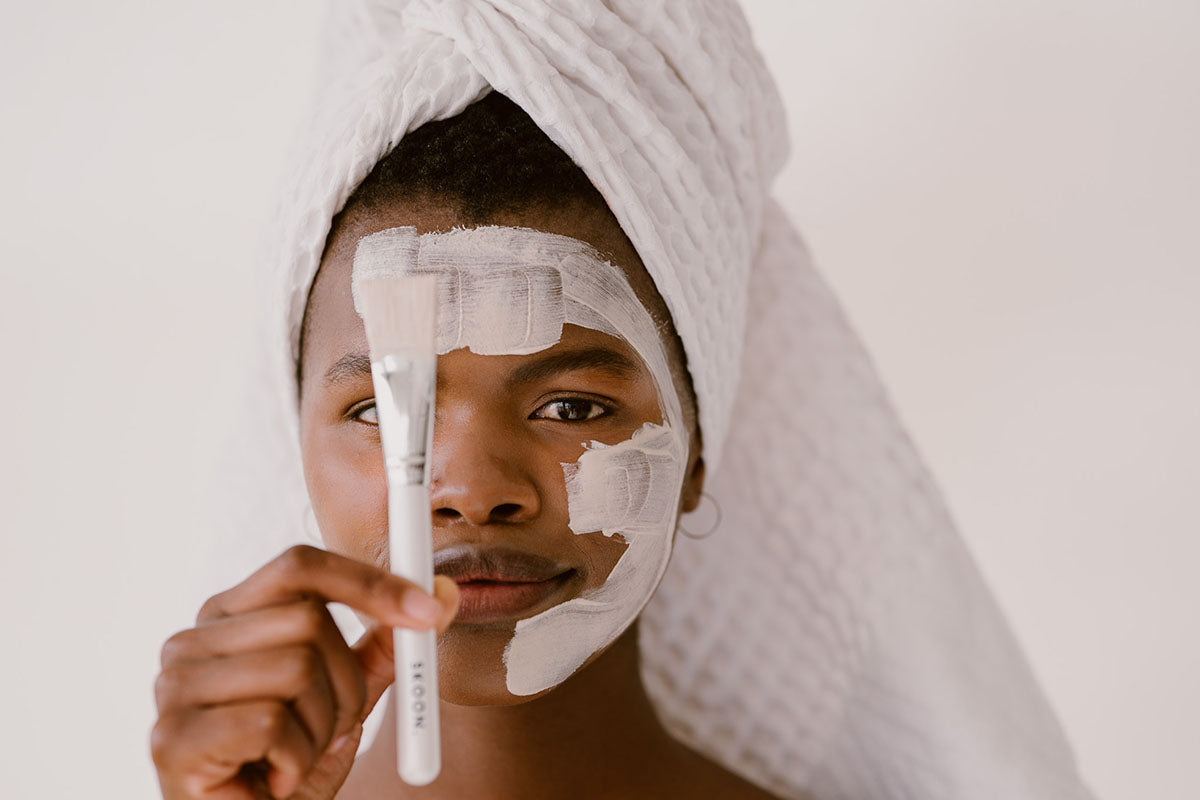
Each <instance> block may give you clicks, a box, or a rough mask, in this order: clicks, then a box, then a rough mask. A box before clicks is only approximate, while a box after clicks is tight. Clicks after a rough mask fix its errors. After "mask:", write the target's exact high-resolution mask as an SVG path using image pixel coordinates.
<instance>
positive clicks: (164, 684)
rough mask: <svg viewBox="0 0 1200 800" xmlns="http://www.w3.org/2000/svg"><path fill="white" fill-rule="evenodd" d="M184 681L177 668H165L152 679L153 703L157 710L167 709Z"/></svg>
mask: <svg viewBox="0 0 1200 800" xmlns="http://www.w3.org/2000/svg"><path fill="white" fill-rule="evenodd" d="M183 683H184V679H183V676H182V675H181V674H180V670H179V669H178V668H177V667H166V668H164V669H163V671H162V672H160V673H158V677H157V678H155V679H154V702H155V703H156V704H157V706H158V708H159V709H163V708H167V707H168V706H170V705H171V704H172V700H173V699H174V698H175V697H176V696H178V694H179V690H180V688H181V687H182V686H183Z"/></svg>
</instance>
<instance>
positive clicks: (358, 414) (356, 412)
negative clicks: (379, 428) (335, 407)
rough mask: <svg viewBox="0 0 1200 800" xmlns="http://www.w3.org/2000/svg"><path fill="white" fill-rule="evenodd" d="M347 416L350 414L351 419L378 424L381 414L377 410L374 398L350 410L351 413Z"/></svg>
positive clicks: (366, 423) (368, 423) (365, 423)
mask: <svg viewBox="0 0 1200 800" xmlns="http://www.w3.org/2000/svg"><path fill="white" fill-rule="evenodd" d="M346 416H348V417H349V418H350V419H352V420H354V421H356V422H361V423H363V424H364V425H378V424H379V414H378V413H377V412H376V411H375V401H374V400H372V401H370V402H368V403H363V404H362V405H361V406H358V407H357V408H355V409H352V410H351V411H350V413H349V414H347V415H346Z"/></svg>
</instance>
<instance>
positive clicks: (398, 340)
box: [360, 275, 437, 361]
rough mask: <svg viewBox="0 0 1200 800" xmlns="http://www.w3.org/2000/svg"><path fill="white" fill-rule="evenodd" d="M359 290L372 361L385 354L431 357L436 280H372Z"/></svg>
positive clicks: (429, 277) (430, 277)
mask: <svg viewBox="0 0 1200 800" xmlns="http://www.w3.org/2000/svg"><path fill="white" fill-rule="evenodd" d="M361 290H362V293H361V298H360V299H361V300H362V304H363V309H362V311H363V314H362V317H363V324H364V325H365V326H366V329H367V344H368V346H370V348H371V360H372V361H378V360H379V359H381V358H383V357H384V356H385V355H387V354H389V353H393V354H394V353H399V354H406V355H434V330H435V329H434V325H435V322H436V319H435V310H436V307H437V276H435V275H410V276H406V277H402V278H373V279H371V280H367V281H364V282H363V284H362V287H361Z"/></svg>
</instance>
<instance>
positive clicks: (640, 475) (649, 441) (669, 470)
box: [563, 422, 679, 538]
mask: <svg viewBox="0 0 1200 800" xmlns="http://www.w3.org/2000/svg"><path fill="white" fill-rule="evenodd" d="M675 439H676V437H675V434H674V432H673V431H672V430H671V429H670V428H667V427H664V426H662V425H655V424H654V423H652V422H647V423H646V424H645V425H643V426H642V427H641V428H640V429H639V430H637V431H636V432H635V433H634V434H633V437H632V438H630V439H626V440H625V441H623V442H621V443H620V444H615V445H606V444H604V443H602V442H592V443H591V444H590V445H588V449H587V450H586V451H584V453H583V455H582V456H580V458H579V460H578V461H576V462H575V463H574V464H564V465H563V474H564V476H565V477H566V482H567V507H568V508H569V510H570V514H571V522H570V526H571V530H572V531H574V532H575V533H591V532H593V531H600V532H602V533H603V534H604V535H605V536H612V535H613V534H614V533H621V534H624V535H625V536H626V537H627V538H628V537H630V536H636V535H641V534H650V535H661V534H662V533H663V532H664V531H665V530H666V528H667V526H668V525H670V524H671V517H672V516H673V515H674V513H675V507H676V504H677V503H678V498H679V494H678V492H679V461H678V458H677V457H676V441H675Z"/></svg>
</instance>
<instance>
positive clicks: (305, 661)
mask: <svg viewBox="0 0 1200 800" xmlns="http://www.w3.org/2000/svg"><path fill="white" fill-rule="evenodd" d="M322 672H323V670H322V664H321V657H320V656H319V655H318V654H317V652H316V651H315V650H314V649H313V648H311V647H306V646H299V647H295V648H292V653H291V654H290V656H289V658H288V676H289V681H288V682H289V684H291V687H292V689H293V690H294V691H297V692H298V691H300V690H301V689H304V688H306V687H309V686H311V685H313V684H314V683H316V682H317V681H318V680H319V679H320V677H321V674H322Z"/></svg>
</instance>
